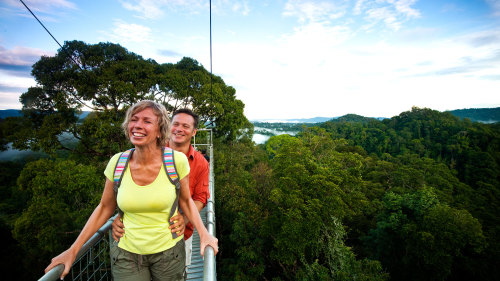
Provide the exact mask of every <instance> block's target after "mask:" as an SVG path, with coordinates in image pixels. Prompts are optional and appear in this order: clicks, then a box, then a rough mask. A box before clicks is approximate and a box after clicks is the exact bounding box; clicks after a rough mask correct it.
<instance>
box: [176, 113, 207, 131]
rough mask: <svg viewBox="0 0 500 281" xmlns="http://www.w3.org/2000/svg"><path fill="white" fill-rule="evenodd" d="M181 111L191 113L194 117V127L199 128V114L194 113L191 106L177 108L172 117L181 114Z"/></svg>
mask: <svg viewBox="0 0 500 281" xmlns="http://www.w3.org/2000/svg"><path fill="white" fill-rule="evenodd" d="M179 113H185V114H187V115H191V117H193V119H194V128H195V129H197V128H198V122H200V117H199V116H198V114H196V113H194V112H193V111H192V110H191V109H189V108H181V109H177V110H176V111H174V114H172V119H174V116H175V115H177V114H179Z"/></svg>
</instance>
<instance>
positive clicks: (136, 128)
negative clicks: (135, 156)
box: [128, 108, 160, 146]
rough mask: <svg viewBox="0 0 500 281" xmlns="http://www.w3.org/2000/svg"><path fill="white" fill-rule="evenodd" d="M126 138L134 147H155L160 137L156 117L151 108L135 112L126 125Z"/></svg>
mask: <svg viewBox="0 0 500 281" xmlns="http://www.w3.org/2000/svg"><path fill="white" fill-rule="evenodd" d="M128 136H129V138H130V141H131V142H132V144H133V145H135V146H149V145H152V146H156V139H157V138H158V137H159V136H160V128H159V126H158V117H157V116H156V115H155V114H154V112H153V110H152V109H151V108H146V109H144V110H142V111H139V112H136V113H135V114H133V115H132V118H130V122H129V123H128Z"/></svg>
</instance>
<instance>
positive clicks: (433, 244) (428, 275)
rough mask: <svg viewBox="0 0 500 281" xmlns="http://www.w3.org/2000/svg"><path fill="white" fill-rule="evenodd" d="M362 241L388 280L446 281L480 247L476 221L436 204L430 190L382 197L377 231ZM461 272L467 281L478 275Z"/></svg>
mask: <svg viewBox="0 0 500 281" xmlns="http://www.w3.org/2000/svg"><path fill="white" fill-rule="evenodd" d="M365 241H366V243H367V245H368V246H369V248H370V249H371V250H372V253H373V255H372V258H375V259H378V260H380V261H381V262H382V265H383V266H384V267H385V268H387V270H388V271H389V273H390V274H391V278H392V279H393V280H446V279H447V278H448V277H449V276H450V275H451V273H452V269H453V268H455V267H457V266H458V267H460V265H465V264H467V262H468V261H469V260H470V259H471V258H472V257H474V255H475V254H478V253H481V252H482V251H483V250H484V248H485V246H486V244H485V239H484V236H483V233H482V229H481V224H480V223H479V222H478V221H477V219H475V218H473V217H472V215H471V214H470V213H469V212H467V211H465V210H458V209H454V208H451V207H449V206H448V205H446V204H441V203H440V202H439V200H438V199H437V197H436V196H435V195H434V193H433V192H432V189H422V190H418V191H416V192H413V193H407V194H403V195H397V194H395V193H392V192H389V193H387V194H386V196H384V210H383V212H382V213H380V215H379V217H378V219H377V228H376V229H373V230H372V231H370V233H369V235H368V236H367V237H366V238H365ZM466 273H467V275H468V277H469V278H470V279H478V277H479V275H478V274H480V273H479V272H474V271H469V272H466Z"/></svg>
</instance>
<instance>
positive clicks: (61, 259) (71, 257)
mask: <svg viewBox="0 0 500 281" xmlns="http://www.w3.org/2000/svg"><path fill="white" fill-rule="evenodd" d="M75 259H76V252H75V251H73V250H72V248H69V249H67V250H66V251H64V252H62V253H61V254H60V255H59V256H57V257H55V258H53V259H52V262H51V263H50V264H49V266H47V268H45V273H47V272H49V271H50V270H51V269H52V268H54V267H56V266H57V265H59V264H62V265H64V271H63V273H62V274H61V280H63V279H64V277H65V276H66V275H68V273H69V270H70V269H71V266H72V265H73V262H74V261H75Z"/></svg>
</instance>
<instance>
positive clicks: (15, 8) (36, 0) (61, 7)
mask: <svg viewBox="0 0 500 281" xmlns="http://www.w3.org/2000/svg"><path fill="white" fill-rule="evenodd" d="M4 3H5V4H6V5H7V6H9V7H11V9H12V10H8V9H7V11H8V12H9V13H10V14H13V15H18V16H23V17H32V15H31V14H30V13H29V11H27V10H26V7H24V5H23V4H22V3H21V1H18V0H4ZM24 3H25V4H26V5H27V6H28V8H30V10H31V11H32V12H33V13H34V14H35V15H36V16H37V17H38V18H39V19H40V20H42V21H51V22H54V21H57V17H60V16H62V15H64V13H65V11H67V10H77V9H78V8H77V6H76V5H75V4H74V3H73V2H71V1H67V0H24ZM54 16H56V17H54Z"/></svg>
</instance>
